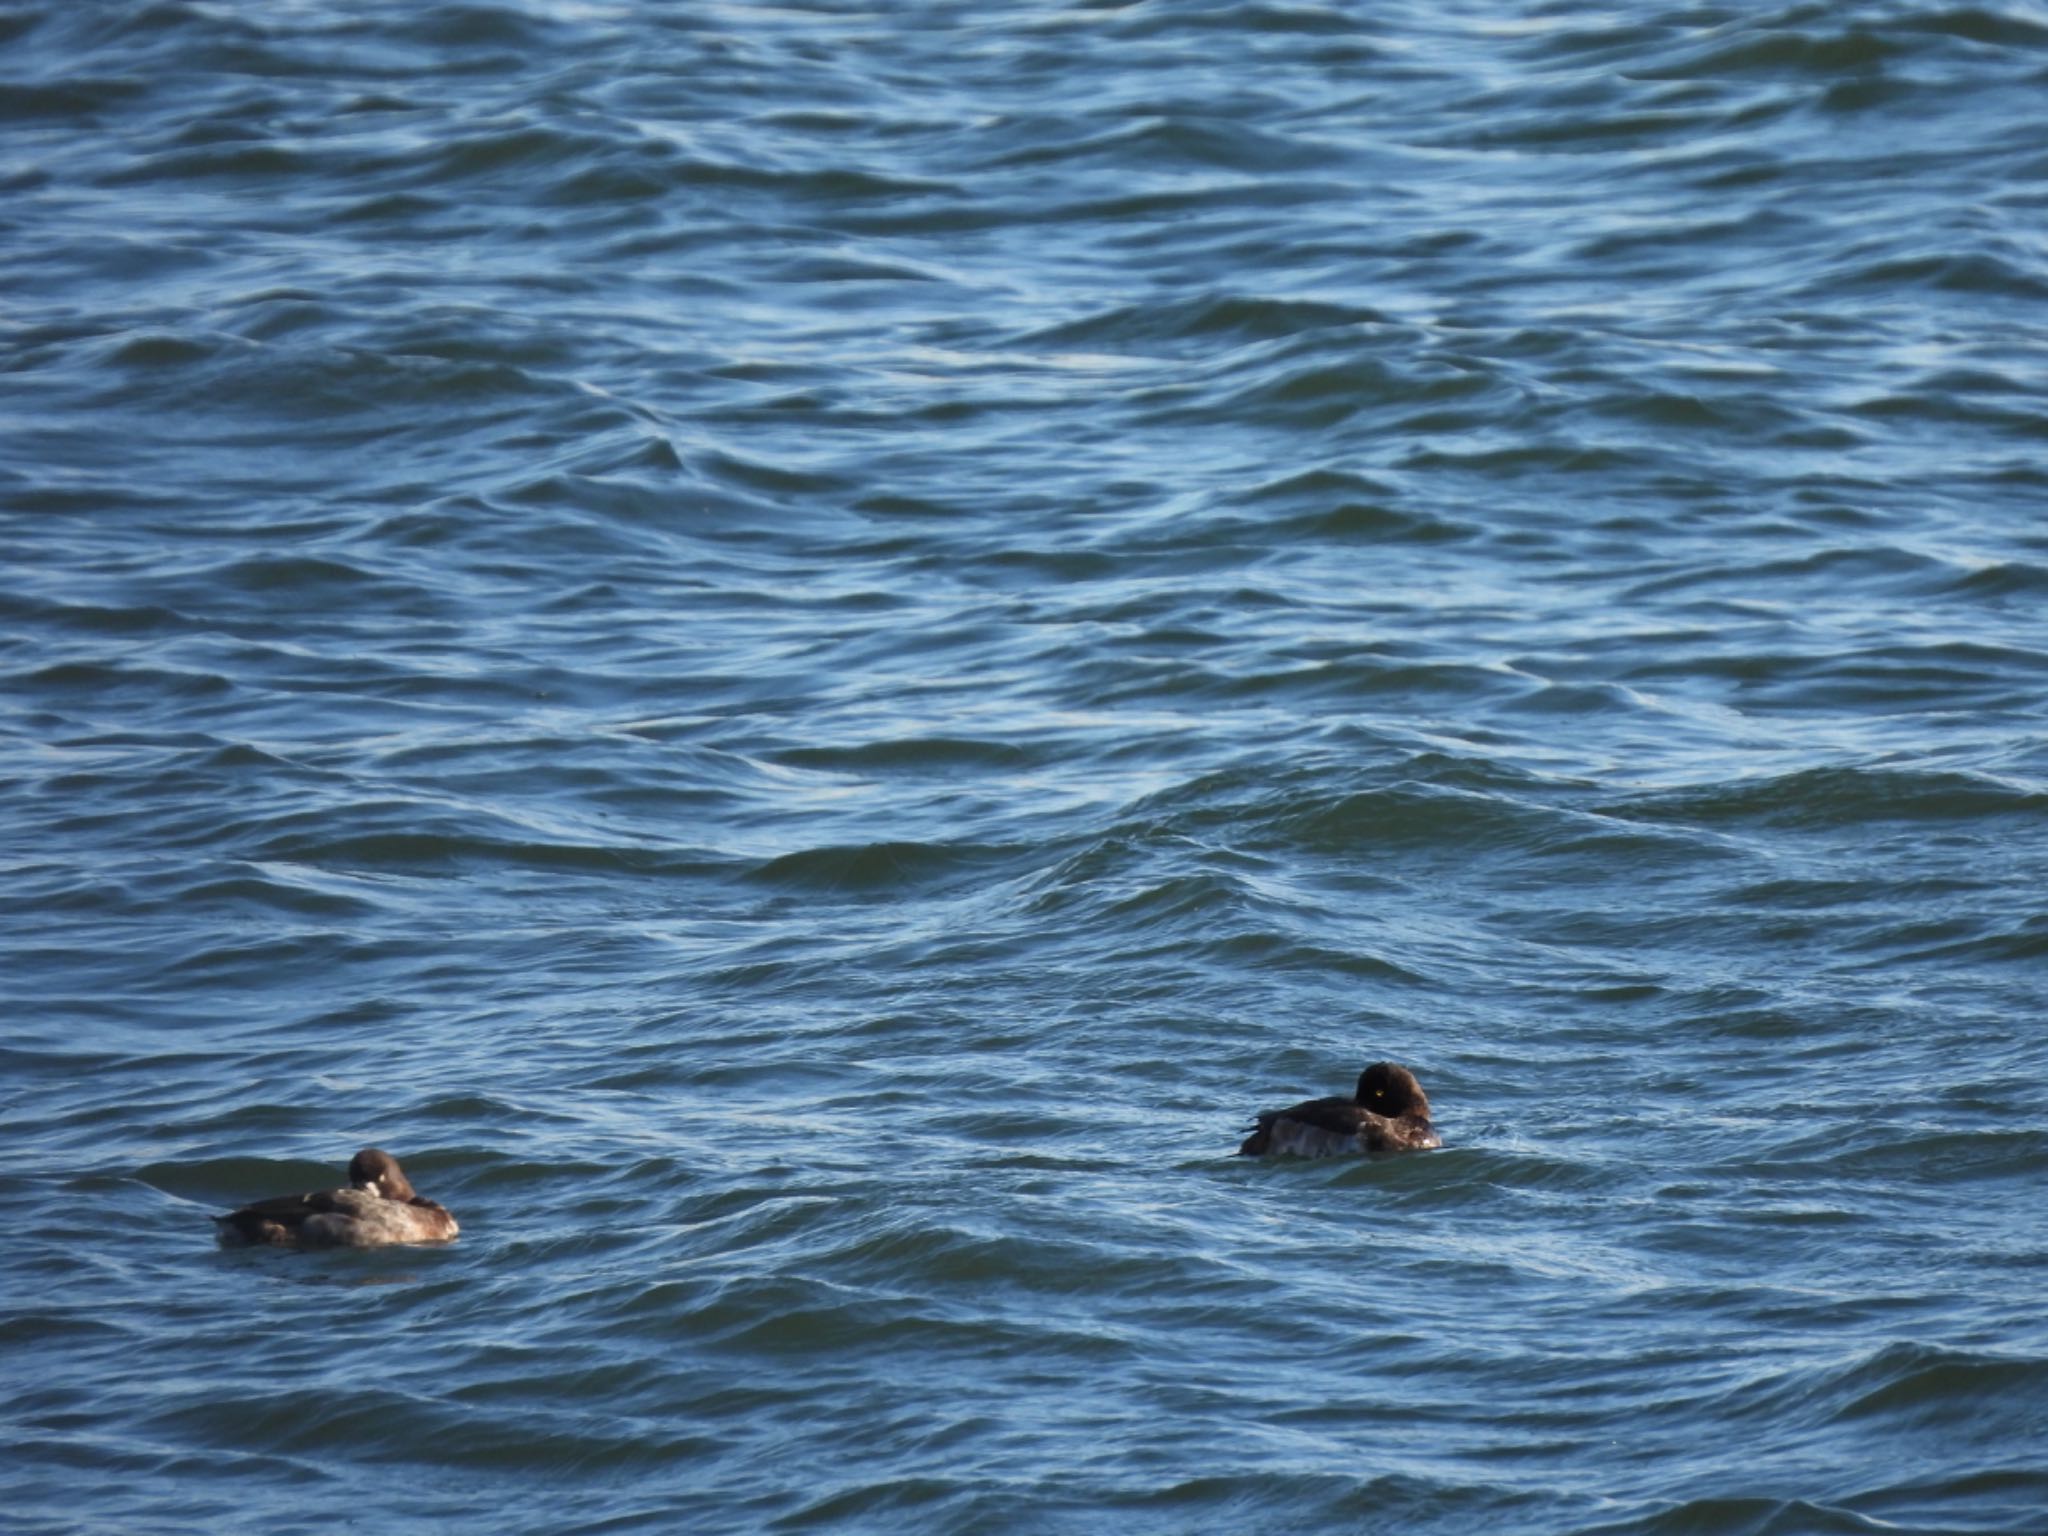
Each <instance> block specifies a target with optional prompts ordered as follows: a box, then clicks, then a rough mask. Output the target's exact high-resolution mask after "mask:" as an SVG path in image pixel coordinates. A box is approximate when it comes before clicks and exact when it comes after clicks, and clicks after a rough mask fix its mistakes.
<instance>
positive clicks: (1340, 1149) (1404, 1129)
mask: <svg viewBox="0 0 2048 1536" xmlns="http://www.w3.org/2000/svg"><path fill="white" fill-rule="evenodd" d="M1442 1145H1443V1141H1442V1140H1441V1139H1440V1138H1439V1137H1438V1136H1437V1133H1436V1132H1435V1130H1434V1129H1432V1128H1431V1126H1430V1123H1429V1097H1428V1095H1426V1094H1425V1093H1423V1091H1422V1084H1420V1083H1418V1082H1417V1081H1416V1080H1415V1074H1414V1073H1413V1072H1410V1071H1409V1070H1408V1069H1407V1068H1406V1067H1404V1066H1401V1065H1399V1064H1398V1063H1396V1062H1391V1061H1376V1062H1374V1063H1373V1064H1372V1065H1371V1066H1369V1067H1367V1068H1366V1069H1365V1070H1364V1071H1363V1072H1361V1073H1359V1075H1358V1092H1357V1094H1356V1095H1354V1096H1353V1097H1351V1098H1348V1099H1335V1098H1332V1099H1309V1100H1308V1101H1307V1102H1305V1103H1301V1104H1297V1105H1295V1106H1294V1107H1293V1108H1292V1109H1269V1110H1266V1111H1264V1112H1263V1113H1261V1114H1260V1115H1259V1123H1258V1124H1257V1125H1256V1126H1255V1127H1254V1128H1253V1130H1252V1133H1251V1135H1249V1136H1247V1137H1245V1139H1244V1145H1243V1146H1241V1147H1239V1148H1238V1149H1237V1150H1238V1155H1239V1156H1241V1157H1264V1156H1266V1155H1267V1154H1268V1153H1273V1154H1286V1155H1291V1156H1294V1157H1342V1156H1344V1155H1346V1154H1349V1153H1357V1152H1422V1151H1427V1150H1428V1149H1429V1148H1431V1147H1440V1146H1442Z"/></svg>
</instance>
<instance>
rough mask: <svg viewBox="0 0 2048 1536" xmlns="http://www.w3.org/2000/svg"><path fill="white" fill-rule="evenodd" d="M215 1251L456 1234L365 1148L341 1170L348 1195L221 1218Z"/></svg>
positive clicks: (289, 1198)
mask: <svg viewBox="0 0 2048 1536" xmlns="http://www.w3.org/2000/svg"><path fill="white" fill-rule="evenodd" d="M213 1219H214V1220H215V1221H216V1222H218V1223H219V1224H220V1234H219V1235H220V1244H221V1246H222V1247H223V1248H247V1247H254V1246H261V1245H264V1244H268V1245H270V1246H272V1247H276V1248H382V1247H385V1246H387V1245H389V1244H393V1243H445V1242H447V1241H448V1240H449V1239H450V1238H452V1237H454V1236H455V1234H456V1233H457V1232H459V1231H460V1230H461V1228H459V1227H458V1226H457V1225H456V1224H455V1218H454V1217H453V1216H452V1215H450V1214H449V1213H448V1208H447V1207H446V1206H443V1205H437V1204H436V1203H435V1202H433V1201H432V1200H429V1199H427V1198H426V1197H425V1196H424V1195H420V1194H416V1193H415V1192H414V1190H413V1187H412V1181H411V1180H409V1179H408V1178H406V1176H405V1170H404V1169H403V1168H400V1167H399V1166H398V1159H397V1158H395V1157H393V1156H392V1155H391V1154H390V1153H389V1152H380V1151H379V1150H378V1149H377V1148H375V1147H365V1148H363V1150H362V1151H360V1152H358V1153H357V1154H356V1155H355V1157H354V1159H353V1160H352V1161H351V1162H350V1163H349V1165H348V1188H346V1189H328V1190H317V1191H315V1192H314V1193H312V1194H306V1195H278V1196H275V1197H274V1198H272V1199H269V1200H258V1201H255V1202H254V1203H253V1204H250V1205H245V1206H243V1207H242V1208H241V1209H240V1210H236V1211H230V1212H228V1214H227V1215H225V1216H216V1217H214V1218H213Z"/></svg>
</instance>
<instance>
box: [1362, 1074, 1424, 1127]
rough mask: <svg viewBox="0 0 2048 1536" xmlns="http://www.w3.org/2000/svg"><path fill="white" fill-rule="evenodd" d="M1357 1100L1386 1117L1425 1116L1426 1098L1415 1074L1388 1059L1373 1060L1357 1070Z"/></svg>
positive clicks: (1391, 1118) (1395, 1118) (1366, 1107)
mask: <svg viewBox="0 0 2048 1536" xmlns="http://www.w3.org/2000/svg"><path fill="white" fill-rule="evenodd" d="M1358 1104H1359V1107H1360V1108H1361V1109H1369V1110H1371V1111H1372V1112H1373V1113H1374V1114H1376V1115H1385V1116H1386V1117H1387V1118H1388V1119H1389V1120H1399V1119H1403V1118H1407V1117H1410V1116H1412V1117H1414V1118H1416V1119H1419V1120H1427V1119H1428V1118H1429V1099H1428V1097H1427V1096H1426V1095H1425V1094H1424V1093H1423V1091H1422V1084H1420V1083H1418V1082H1417V1081H1415V1074H1414V1073H1413V1072H1410V1071H1409V1070H1408V1069H1407V1068H1406V1067H1403V1066H1399V1065H1397V1064H1396V1063H1394V1062H1391V1061H1376V1062H1374V1063H1373V1064H1372V1065H1371V1066H1369V1067H1367V1068H1366V1069H1365V1070H1364V1071H1363V1072H1361V1073H1359V1074H1358Z"/></svg>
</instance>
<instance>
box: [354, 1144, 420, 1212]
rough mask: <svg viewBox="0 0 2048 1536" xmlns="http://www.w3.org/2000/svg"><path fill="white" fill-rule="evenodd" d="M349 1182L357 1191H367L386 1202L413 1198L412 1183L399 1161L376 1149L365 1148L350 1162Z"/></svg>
mask: <svg viewBox="0 0 2048 1536" xmlns="http://www.w3.org/2000/svg"><path fill="white" fill-rule="evenodd" d="M348 1181H349V1183H351V1184H353V1185H355V1187H356V1188H357V1189H367V1190H369V1191H370V1192H371V1193H373V1194H379V1195H382V1196H383V1197H384V1198H385V1199H386V1200H410V1199H412V1198H413V1191H412V1181H411V1180H409V1179H408V1178H406V1176H405V1170H404V1169H403V1168H401V1167H399V1166H398V1159H397V1158H395V1157H393V1156H392V1155H391V1154H390V1153H389V1152H380V1151H378V1150H377V1149H376V1148H375V1147H365V1148H363V1150H362V1151H360V1152H358V1153H357V1154H356V1155H355V1156H354V1157H353V1158H351V1159H350V1160H349V1165H348Z"/></svg>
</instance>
